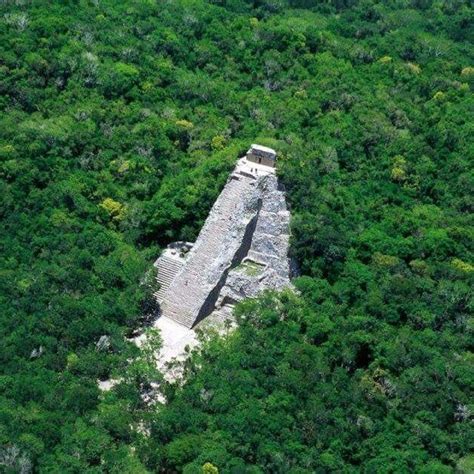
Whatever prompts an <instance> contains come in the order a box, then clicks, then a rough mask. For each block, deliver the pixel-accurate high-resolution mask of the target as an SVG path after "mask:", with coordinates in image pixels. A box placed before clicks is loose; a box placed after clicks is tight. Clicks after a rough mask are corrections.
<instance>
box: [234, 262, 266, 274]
mask: <svg viewBox="0 0 474 474" xmlns="http://www.w3.org/2000/svg"><path fill="white" fill-rule="evenodd" d="M264 268H265V265H262V264H261V263H257V262H253V261H252V260H246V261H245V262H243V263H241V264H240V265H239V266H238V267H237V269H238V270H239V271H242V272H244V273H245V274H246V275H249V276H257V275H260V273H262V272H263V270H264Z"/></svg>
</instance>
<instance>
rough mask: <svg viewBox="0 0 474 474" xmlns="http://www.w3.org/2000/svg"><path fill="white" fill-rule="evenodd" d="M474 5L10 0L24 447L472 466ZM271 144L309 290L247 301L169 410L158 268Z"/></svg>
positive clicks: (13, 378) (7, 306)
mask: <svg viewBox="0 0 474 474" xmlns="http://www.w3.org/2000/svg"><path fill="white" fill-rule="evenodd" d="M473 15H474V13H473V9H472V5H471V4H470V2H468V1H466V0H456V1H434V2H432V1H423V0H406V1H405V0H400V1H399V0H389V1H384V2H378V1H374V0H330V1H325V2H320V1H312V0H252V1H249V0H222V1H221V0H212V1H209V2H206V1H205V0H177V1H173V2H154V1H137V0H127V1H124V2H113V1H111V0H103V1H100V2H98V1H92V2H89V1H85V0H84V1H82V0H74V1H69V2H49V3H48V4H47V5H46V4H45V2H39V1H31V2H3V3H2V5H1V6H0V39H1V41H0V109H1V111H2V113H1V115H0V190H1V196H2V201H1V207H0V216H1V219H2V233H1V236H0V242H1V246H2V249H3V252H2V256H1V257H0V263H1V264H0V268H1V270H0V305H1V312H0V329H1V334H2V344H1V345H0V463H2V464H1V469H4V470H7V472H9V471H8V469H10V471H11V470H13V471H15V470H16V471H18V470H22V469H23V470H25V472H28V471H31V470H33V471H34V472H78V473H79V472H81V473H82V472H160V471H161V472H176V471H183V472H188V473H191V472H199V473H201V472H216V471H218V472H301V473H302V472H368V473H372V472H374V473H375V472H377V473H379V472H412V471H413V472H453V471H455V470H456V469H457V470H458V471H459V472H463V471H466V470H469V469H470V466H471V465H472V456H471V455H470V452H472V448H473V438H474V434H473V429H472V426H473V424H472V413H473V410H474V409H473V407H472V399H473V386H472V380H473V377H472V366H473V356H472V352H471V351H472V329H473V325H472V319H471V318H472V309H473V303H472V284H473V281H472V278H473V272H472V267H473V264H474V259H473V248H472V243H473V242H474V238H473V237H474V231H473V223H472V215H473V210H474V205H473V200H472V196H473V195H474V192H473V191H474V190H473V180H472V154H473V146H472V136H473V127H472V119H471V116H472V107H473V98H472V87H474V74H473V73H472V71H473V64H474V60H473V54H472V41H473V39H474V30H473V25H474V22H473V21H472V20H473ZM254 142H257V143H262V144H265V145H269V146H272V147H274V148H276V149H277V150H278V151H279V173H280V176H281V180H282V182H283V183H284V184H285V186H286V189H287V191H288V199H289V202H290V204H291V210H292V232H293V241H292V254H293V257H294V258H295V259H296V260H297V262H298V263H299V266H300V268H301V273H302V275H303V276H302V277H301V278H300V279H299V280H298V281H297V286H298V288H299V290H300V294H299V295H298V296H296V295H290V294H283V295H280V296H277V295H266V296H264V297H262V299H261V300H257V301H249V302H246V303H245V304H243V305H242V307H241V308H240V309H239V312H240V313H239V314H240V316H239V318H240V319H239V320H240V326H239V328H238V329H237V330H236V331H235V332H234V333H232V334H231V335H230V336H229V337H228V338H221V339H214V338H210V340H209V342H208V343H206V344H204V346H203V349H202V351H201V352H198V353H196V354H194V355H193V356H192V357H191V359H190V360H189V362H188V363H187V366H186V374H187V375H186V379H185V383H184V384H183V385H179V384H178V385H176V386H175V385H170V386H168V387H167V390H166V394H167V397H168V404H167V405H166V406H161V405H159V406H158V408H157V409H156V410H153V409H150V408H147V406H146V405H145V404H144V402H143V399H142V398H141V395H140V394H141V392H142V391H143V390H146V389H147V388H148V387H149V385H150V383H151V381H153V380H160V375H159V374H158V373H157V372H156V370H154V359H153V356H152V355H151V352H150V351H148V350H144V351H143V352H142V354H139V353H138V349H137V348H136V347H135V346H134V345H133V344H131V343H129V342H128V340H127V336H129V335H130V334H131V333H132V332H133V331H134V330H135V329H136V328H137V326H139V325H140V324H141V318H140V316H141V314H143V313H144V312H146V311H148V310H149V306H150V305H149V302H150V298H151V293H152V288H151V287H150V285H149V284H140V282H144V280H146V279H144V275H145V274H146V272H147V269H149V268H150V267H151V263H152V261H153V259H154V258H156V256H157V255H158V253H159V249H160V247H161V246H164V245H166V244H167V243H169V242H170V241H173V240H178V239H184V240H193V239H194V238H195V237H196V235H197V232H198V231H199V229H200V226H201V225H202V223H203V221H204V219H205V217H206V215H207V212H208V210H209V208H210V206H211V205H212V203H213V201H214V200H215V198H216V197H217V195H218V193H219V191H220V189H221V187H222V185H223V184H224V182H225V180H226V178H227V176H228V172H229V170H230V169H231V168H232V166H233V163H234V161H235V159H236V158H237V156H239V155H241V154H243V153H244V152H245V150H246V149H247V147H248V144H249V143H254ZM102 336H107V337H108V341H109V344H107V345H106V346H104V347H102V346H101V345H100V344H99V340H101V338H102ZM153 341H154V340H153ZM154 342H156V341H154ZM111 375H112V376H113V377H115V378H116V379H121V381H120V383H118V384H117V385H116V386H115V387H114V389H113V390H112V391H111V392H109V393H107V394H102V393H101V392H100V391H99V389H98V386H97V381H98V380H105V379H107V378H108V377H110V376H111ZM143 427H146V428H149V433H148V434H147V432H146V431H145V432H144V430H143V429H142V428H143Z"/></svg>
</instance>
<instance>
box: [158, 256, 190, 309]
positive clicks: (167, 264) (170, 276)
mask: <svg viewBox="0 0 474 474" xmlns="http://www.w3.org/2000/svg"><path fill="white" fill-rule="evenodd" d="M183 266H184V262H181V261H179V260H178V259H177V258H171V257H168V256H166V255H163V256H161V257H160V258H159V259H158V262H157V267H158V274H157V276H156V281H157V282H158V283H159V285H160V289H159V290H158V291H157V292H155V297H156V299H157V301H158V303H160V304H161V303H162V302H163V298H164V296H165V294H166V290H168V288H169V287H170V286H171V283H172V282H173V280H174V279H175V277H176V275H177V274H178V273H179V271H180V270H181V268H183Z"/></svg>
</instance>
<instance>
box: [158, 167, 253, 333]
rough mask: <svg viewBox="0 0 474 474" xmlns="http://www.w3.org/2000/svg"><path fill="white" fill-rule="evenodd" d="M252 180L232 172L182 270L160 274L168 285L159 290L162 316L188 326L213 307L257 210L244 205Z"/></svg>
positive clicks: (247, 199) (192, 324) (250, 192)
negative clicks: (251, 209) (252, 210)
mask: <svg viewBox="0 0 474 474" xmlns="http://www.w3.org/2000/svg"><path fill="white" fill-rule="evenodd" d="M254 182H255V180H254V178H253V177H250V176H243V175H240V174H233V175H232V176H231V178H230V179H229V181H228V182H227V184H226V186H225V188H224V190H223V191H222V193H221V195H220V196H219V198H218V199H217V201H216V202H215V204H214V206H213V208H212V210H211V213H210V214H209V217H208V218H207V220H206V222H205V224H204V226H203V228H202V230H201V233H200V234H199V237H198V239H197V240H196V243H195V244H194V247H193V248H192V250H191V251H190V253H189V256H188V258H187V260H186V264H185V267H184V269H183V271H181V272H179V271H178V273H174V274H173V271H175V267H173V268H172V269H171V270H170V271H169V272H168V273H166V272H165V273H164V274H163V277H164V279H165V280H166V279H167V280H166V281H165V284H166V285H168V286H167V288H166V289H164V290H162V289H160V291H159V292H158V293H160V295H159V297H160V298H161V300H162V304H161V310H162V314H163V315H164V316H166V317H168V318H170V319H173V320H174V321H176V322H178V323H179V324H182V325H183V326H186V327H188V328H191V327H193V326H194V325H195V324H196V322H197V320H198V319H200V318H202V317H203V316H206V315H207V314H209V313H210V312H211V311H212V310H213V309H214V302H213V301H215V300H217V296H218V295H217V294H216V295H214V293H215V292H216V291H217V293H218V291H219V288H218V286H219V285H220V284H223V283H225V277H226V272H227V270H228V269H229V267H230V266H231V264H232V261H233V259H234V257H235V255H236V253H237V252H238V249H239V248H240V246H241V244H242V240H243V238H244V234H245V231H246V228H247V225H248V223H249V221H250V220H251V219H252V217H254V216H255V214H256V212H257V210H256V209H255V210H254V212H253V214H252V212H251V211H250V212H249V210H248V209H246V205H247V204H248V203H249V202H250V201H251V197H250V196H252V193H253V190H254ZM173 275H174V276H173ZM222 279H224V281H222ZM171 282H172V285H171V286H169V285H170V284H171ZM216 289H217V290H216ZM214 296H215V299H214ZM205 313H207V314H205Z"/></svg>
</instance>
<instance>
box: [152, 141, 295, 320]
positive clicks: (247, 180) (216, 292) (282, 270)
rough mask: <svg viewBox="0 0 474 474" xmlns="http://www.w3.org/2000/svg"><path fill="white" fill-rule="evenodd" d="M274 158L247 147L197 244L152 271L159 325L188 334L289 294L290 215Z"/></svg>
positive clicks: (183, 246)
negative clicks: (171, 324) (250, 301)
mask: <svg viewBox="0 0 474 474" xmlns="http://www.w3.org/2000/svg"><path fill="white" fill-rule="evenodd" d="M276 158H277V156H276V152H275V151H274V150H272V149H271V148H267V147H263V146H260V145H252V146H251V147H250V149H249V151H248V152H247V154H246V156H244V157H243V158H241V159H239V160H238V162H237V165H236V167H235V169H234V171H233V172H232V173H231V175H230V177H229V179H228V181H227V183H226V185H225V187H224V189H223V190H222V192H221V194H220V195H219V197H218V198H217V200H216V202H215V203H214V206H213V207H212V209H211V211H210V213H209V216H208V218H207V219H206V222H205V223H204V226H203V227H202V229H201V232H200V234H199V236H198V238H197V240H196V242H195V243H194V244H192V243H190V242H176V243H173V244H170V245H169V246H168V248H167V249H165V251H164V252H163V254H162V255H161V256H160V258H159V259H158V260H157V261H156V263H155V265H156V267H157V270H158V276H157V280H158V283H159V285H160V287H159V290H158V291H157V293H156V294H155V296H156V298H157V300H158V303H159V305H160V313H161V317H164V318H170V319H172V320H173V321H175V322H177V323H179V324H181V325H183V326H185V327H188V328H193V327H194V326H196V324H198V323H199V322H200V321H202V320H203V319H204V318H205V317H206V316H208V315H210V314H211V313H213V312H215V311H217V312H220V313H223V314H224V315H225V314H226V312H227V313H228V312H229V311H230V310H231V308H232V306H233V305H234V304H235V303H236V302H238V301H240V300H242V299H243V298H248V297H253V296H256V295H257V294H258V293H259V292H261V291H263V290H265V289H282V288H285V287H288V286H290V262H289V259H288V244H289V235H290V227H289V223H290V213H289V211H288V210H287V206H286V200H285V194H284V191H283V189H282V188H281V186H280V185H279V183H278V179H277V177H276V174H275V169H276Z"/></svg>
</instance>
